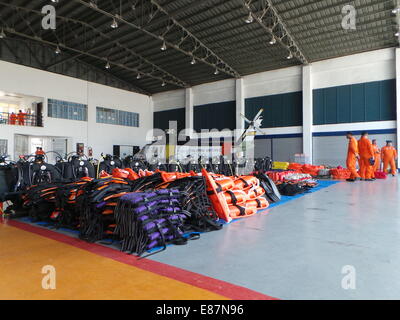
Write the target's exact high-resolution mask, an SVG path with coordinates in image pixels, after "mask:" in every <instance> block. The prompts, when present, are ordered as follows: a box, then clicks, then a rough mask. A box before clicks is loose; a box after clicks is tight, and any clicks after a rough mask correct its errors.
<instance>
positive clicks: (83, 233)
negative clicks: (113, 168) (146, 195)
mask: <svg viewBox="0 0 400 320" xmlns="http://www.w3.org/2000/svg"><path fill="white" fill-rule="evenodd" d="M131 191H132V186H131V185H130V183H129V181H127V180H125V179H120V178H114V177H107V178H100V179H95V180H93V181H91V182H89V183H87V184H85V185H84V186H82V187H81V188H80V189H79V190H78V193H77V199H76V201H77V206H78V207H79V208H80V210H81V215H80V228H79V231H80V236H79V237H80V238H81V239H83V240H85V241H88V242H95V241H99V240H102V239H106V238H110V239H114V238H115V237H114V230H115V227H116V224H115V217H114V209H115V207H116V206H117V204H118V199H119V198H120V197H121V196H123V195H124V194H127V193H129V192H131Z"/></svg>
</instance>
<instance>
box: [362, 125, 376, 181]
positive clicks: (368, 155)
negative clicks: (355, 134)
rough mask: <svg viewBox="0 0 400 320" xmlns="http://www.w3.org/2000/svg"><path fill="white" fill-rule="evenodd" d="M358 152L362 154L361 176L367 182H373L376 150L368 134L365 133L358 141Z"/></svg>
mask: <svg viewBox="0 0 400 320" xmlns="http://www.w3.org/2000/svg"><path fill="white" fill-rule="evenodd" d="M358 150H359V152H360V175H361V179H363V180H365V181H373V175H372V171H373V166H374V165H375V161H374V149H373V147H372V142H371V140H369V139H368V132H363V133H362V135H361V139H360V140H358Z"/></svg>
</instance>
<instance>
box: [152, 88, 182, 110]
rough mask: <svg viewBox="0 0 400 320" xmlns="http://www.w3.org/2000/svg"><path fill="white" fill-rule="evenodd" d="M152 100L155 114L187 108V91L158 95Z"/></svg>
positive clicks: (180, 90)
mask: <svg viewBox="0 0 400 320" xmlns="http://www.w3.org/2000/svg"><path fill="white" fill-rule="evenodd" d="M152 100H153V108H154V112H157V111H165V110H171V109H178V108H185V89H179V90H174V91H167V92H163V93H158V94H155V95H153V96H152Z"/></svg>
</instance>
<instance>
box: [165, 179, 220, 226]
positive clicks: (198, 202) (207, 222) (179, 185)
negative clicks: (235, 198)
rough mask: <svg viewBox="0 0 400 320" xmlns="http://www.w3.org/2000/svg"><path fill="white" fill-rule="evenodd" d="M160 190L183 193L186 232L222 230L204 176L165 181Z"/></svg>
mask: <svg viewBox="0 0 400 320" xmlns="http://www.w3.org/2000/svg"><path fill="white" fill-rule="evenodd" d="M158 188H172V189H175V190H178V191H179V192H180V193H181V198H180V201H181V207H182V209H183V210H184V211H185V212H186V213H188V217H187V219H186V220H185V229H186V231H199V232H210V231H216V230H220V229H222V224H220V223H218V219H219V217H218V215H217V213H216V212H215V211H214V209H213V207H212V205H211V201H210V199H209V198H208V195H207V190H206V180H205V178H204V177H203V176H198V175H191V176H187V177H183V178H180V179H177V180H174V181H165V182H164V183H163V184H161V185H159V186H158Z"/></svg>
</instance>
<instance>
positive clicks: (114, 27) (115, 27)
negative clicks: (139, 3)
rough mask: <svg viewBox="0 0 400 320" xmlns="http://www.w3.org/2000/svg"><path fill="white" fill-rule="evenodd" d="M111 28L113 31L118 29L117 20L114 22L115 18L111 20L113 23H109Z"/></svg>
mask: <svg viewBox="0 0 400 320" xmlns="http://www.w3.org/2000/svg"><path fill="white" fill-rule="evenodd" d="M111 28H113V29H117V28H118V22H117V20H115V18H113V22H112V23H111Z"/></svg>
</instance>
